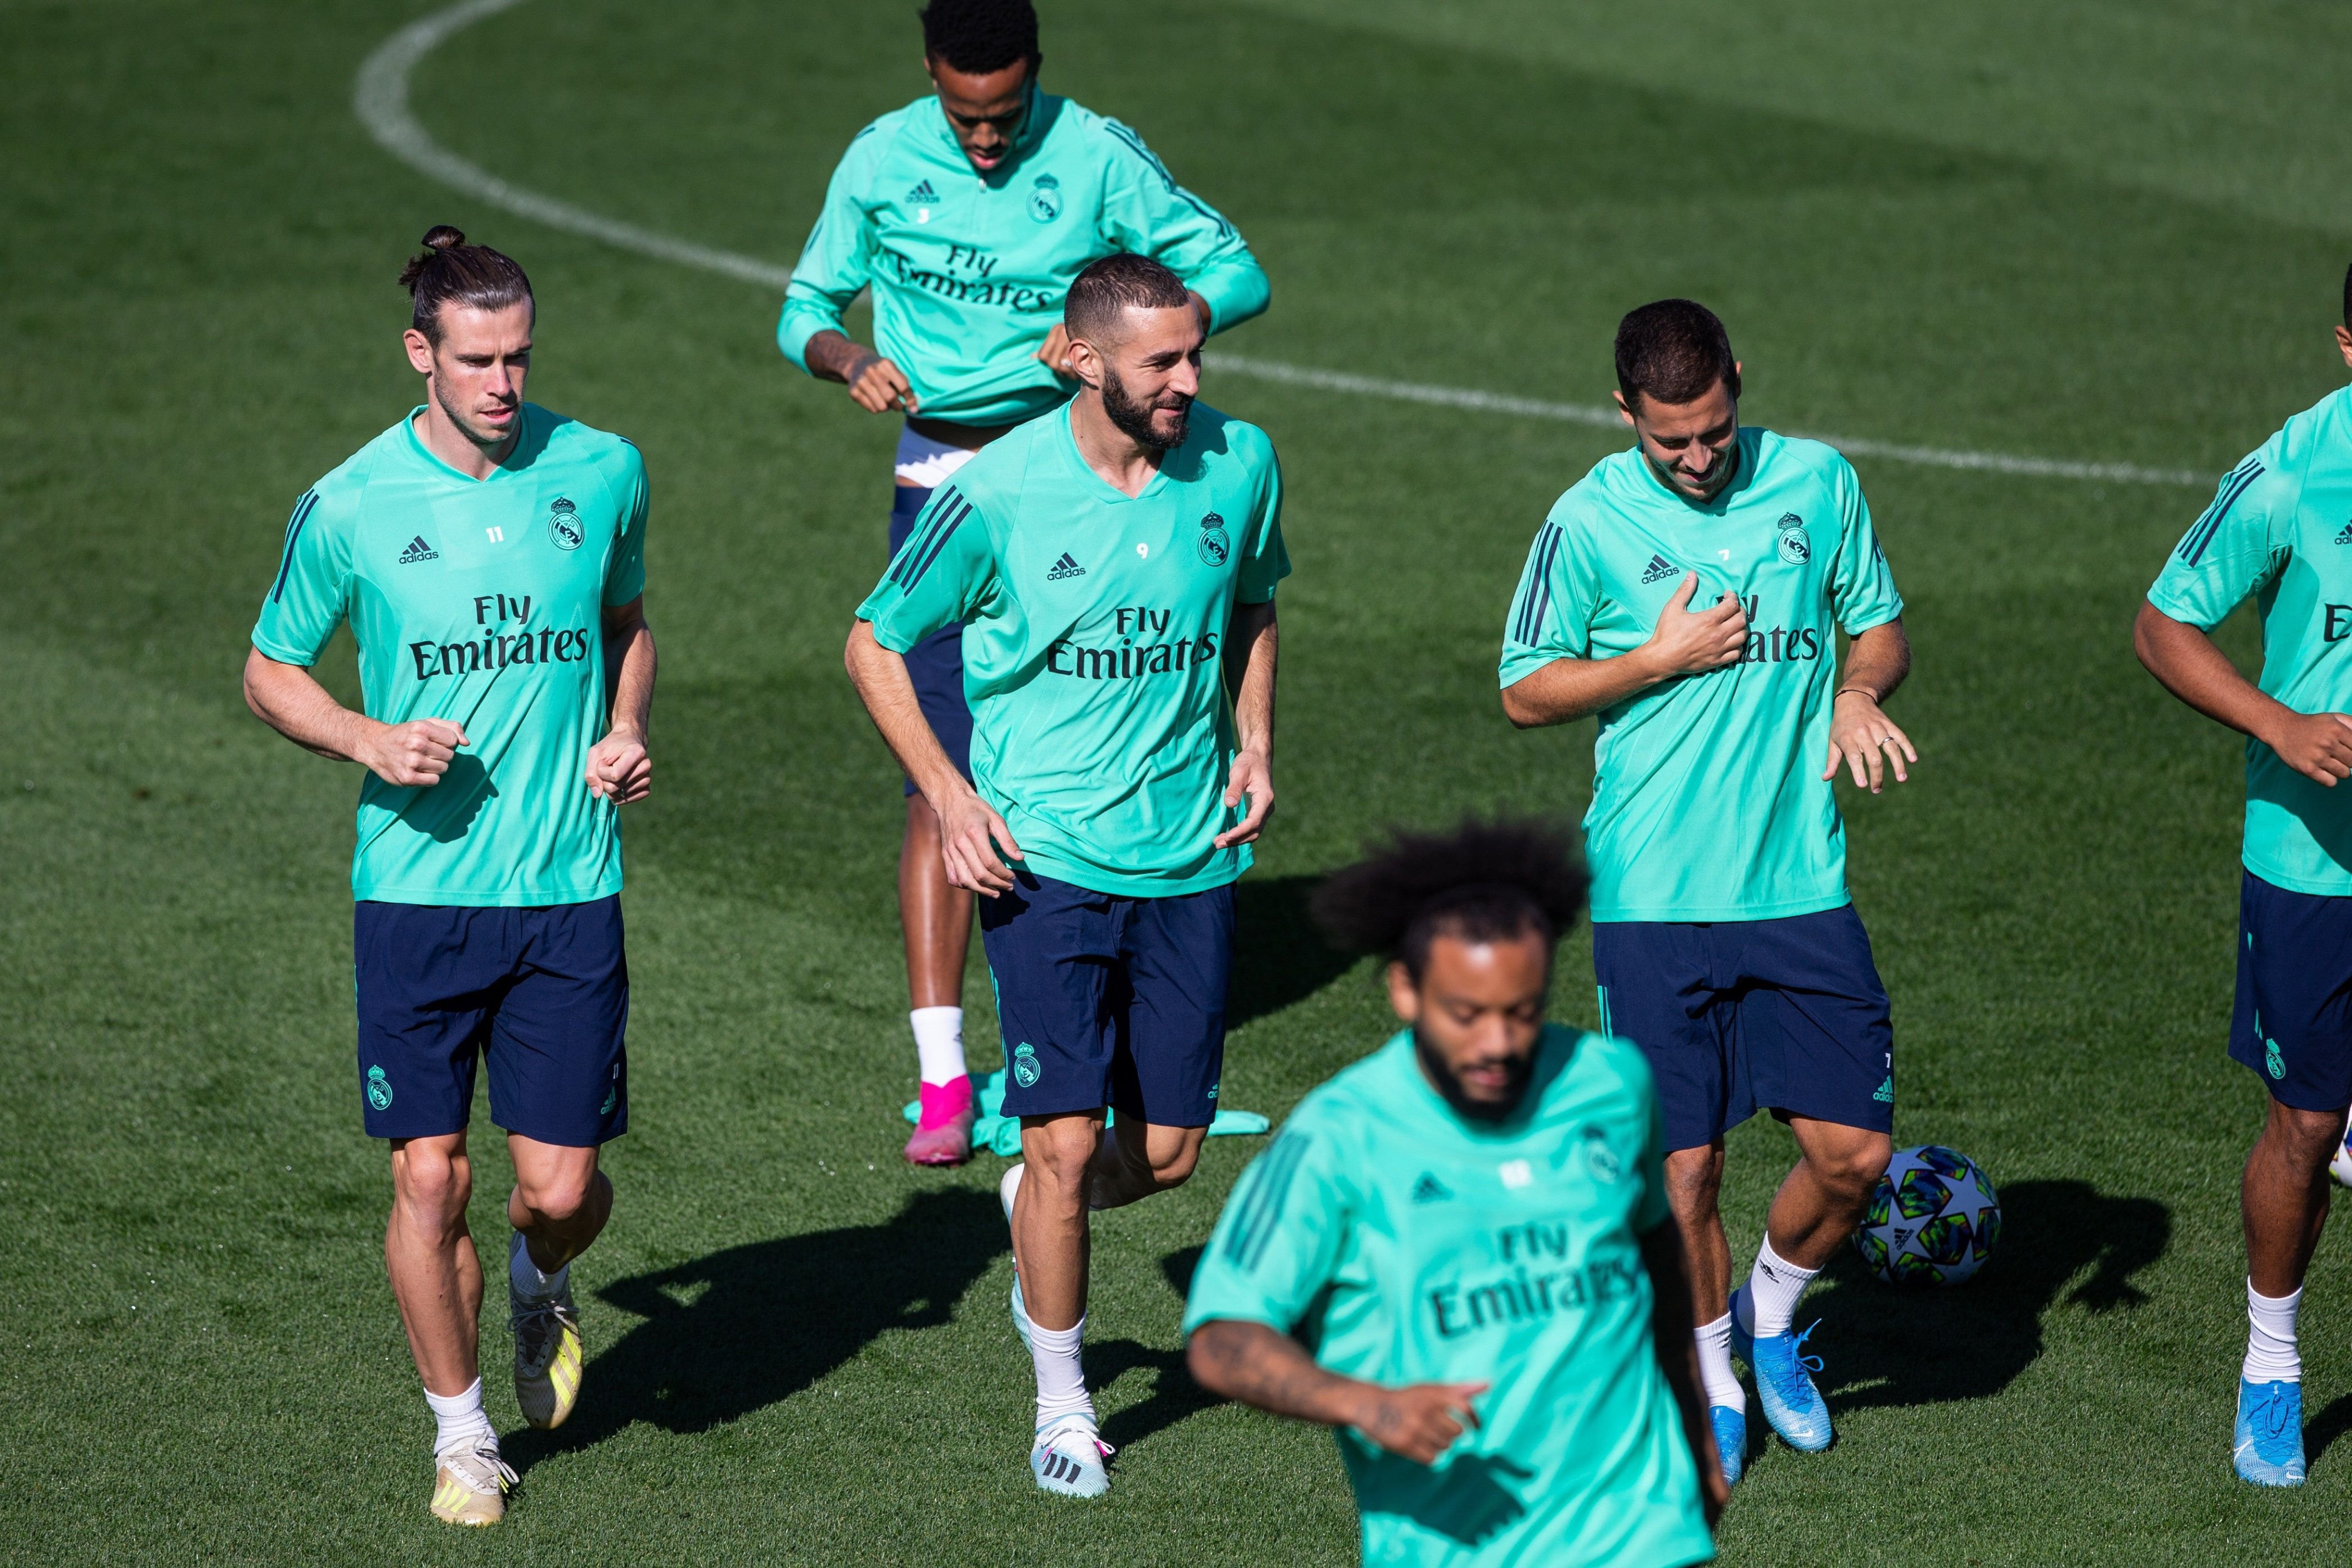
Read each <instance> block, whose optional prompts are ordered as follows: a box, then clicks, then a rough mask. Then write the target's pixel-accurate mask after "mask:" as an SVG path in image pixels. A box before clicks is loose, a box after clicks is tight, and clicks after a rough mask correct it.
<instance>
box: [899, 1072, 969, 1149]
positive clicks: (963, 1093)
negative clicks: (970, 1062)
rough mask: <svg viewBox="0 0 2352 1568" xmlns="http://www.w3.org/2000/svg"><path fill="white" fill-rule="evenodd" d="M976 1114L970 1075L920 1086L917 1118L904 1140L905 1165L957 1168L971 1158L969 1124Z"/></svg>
mask: <svg viewBox="0 0 2352 1568" xmlns="http://www.w3.org/2000/svg"><path fill="white" fill-rule="evenodd" d="M978 1114H979V1111H978V1108H977V1107H976V1106H974V1105H973V1103H972V1095H971V1074H970V1073H966V1074H965V1075H964V1076H963V1077H961V1078H959V1079H957V1080H956V1081H955V1082H952V1083H939V1084H932V1083H926V1084H924V1085H923V1086H922V1111H921V1114H920V1116H919V1119H918V1120H917V1121H916V1123H915V1132H914V1135H913V1136H911V1137H909V1138H908V1140H907V1163H908V1165H916V1166H960V1165H961V1164H963V1163H964V1161H966V1160H968V1159H970V1158H971V1124H972V1122H973V1120H974V1119H975V1118H976V1117H977V1116H978Z"/></svg>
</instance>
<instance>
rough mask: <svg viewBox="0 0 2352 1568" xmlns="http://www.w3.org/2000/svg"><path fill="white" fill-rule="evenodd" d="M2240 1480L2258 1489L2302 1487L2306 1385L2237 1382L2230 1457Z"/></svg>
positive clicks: (2242, 1380)
mask: <svg viewBox="0 0 2352 1568" xmlns="http://www.w3.org/2000/svg"><path fill="white" fill-rule="evenodd" d="M2231 1458H2232V1460H2233V1462H2234V1463H2235V1464H2236V1465H2237V1467H2238V1474H2239V1476H2240V1478H2241V1479H2245V1480H2250V1481H2252V1482H2253V1483H2254V1484H2255V1485H2256V1486H2258V1487H2299V1486H2301V1485H2302V1484H2303V1385H2302V1384H2300V1383H2249V1382H2247V1381H2246V1380H2245V1379H2244V1378H2240V1379H2239V1380H2238V1430H2237V1435H2236V1442H2235V1451H2234V1453H2233V1454H2232V1455H2231Z"/></svg>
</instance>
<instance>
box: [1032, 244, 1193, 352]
mask: <svg viewBox="0 0 2352 1568" xmlns="http://www.w3.org/2000/svg"><path fill="white" fill-rule="evenodd" d="M1190 304H1192V293H1191V291H1190V290H1188V289H1187V288H1186V287H1184V280H1183V279H1182V278H1181V277H1177V276H1176V275H1175V274H1174V273H1173V272H1171V271H1170V270H1168V268H1167V267H1163V266H1161V265H1160V263H1159V262H1156V261H1154V260H1152V259H1151V258H1150V256H1137V255H1135V254H1134V253H1133V252H1132V251H1123V250H1122V251H1114V252H1112V253H1111V254H1110V255H1108V256H1104V257H1102V258H1101V259H1100V260H1097V261H1096V262H1094V263H1092V264H1091V265H1089V266H1088V267H1087V269H1086V270H1085V271H1084V272H1081V273H1080V274H1078V276H1077V277H1076V279H1075V280H1074V281H1073V282H1072V283H1071V284H1070V292H1069V295H1068V297H1067V298H1065V299H1064V300H1063V301H1062V325H1063V326H1064V327H1066V329H1068V330H1069V334H1070V336H1071V337H1073V338H1084V339H1086V340H1087V341H1088V342H1093V341H1095V340H1096V339H1097V334H1099V333H1101V332H1103V331H1105V330H1107V329H1108V328H1110V327H1111V326H1112V325H1113V324H1115V323H1116V322H1117V321H1118V318H1119V313H1120V312H1121V311H1124V310H1129V309H1135V310H1174V309H1177V308H1180V307H1182V306H1187V305H1190Z"/></svg>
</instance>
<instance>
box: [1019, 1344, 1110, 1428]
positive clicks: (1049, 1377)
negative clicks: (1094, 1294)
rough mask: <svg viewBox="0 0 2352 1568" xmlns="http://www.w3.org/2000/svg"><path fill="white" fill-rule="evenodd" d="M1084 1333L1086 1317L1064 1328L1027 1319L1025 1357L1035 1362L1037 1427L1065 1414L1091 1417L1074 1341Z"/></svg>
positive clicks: (1091, 1407) (1091, 1403)
mask: <svg viewBox="0 0 2352 1568" xmlns="http://www.w3.org/2000/svg"><path fill="white" fill-rule="evenodd" d="M1086 1336H1087V1320H1086V1319H1085V1318H1084V1317H1080V1318H1079V1319H1078V1321H1077V1322H1075V1323H1073V1324H1071V1325H1070V1326H1069V1327H1068V1328H1066V1329H1041V1328H1039V1327H1038V1326H1037V1323H1036V1320H1034V1318H1033V1319H1032V1320H1030V1322H1029V1359H1030V1360H1032V1361H1034V1362H1035V1363H1036V1364H1037V1429H1038V1430H1039V1431H1041V1432H1042V1431H1044V1430H1045V1428H1046V1427H1049V1426H1051V1425H1053V1424H1054V1423H1055V1422H1056V1421H1058V1420H1060V1419H1061V1418H1062V1417H1064V1416H1085V1417H1086V1418H1087V1421H1089V1422H1092V1421H1093V1420H1094V1418H1095V1402H1094V1401H1093V1400H1092V1399H1090V1398H1088V1397H1087V1375H1086V1374H1085V1372H1083V1371H1081V1370H1080V1369H1079V1366H1078V1344H1079V1342H1081V1341H1082V1340H1084V1339H1085V1338H1086Z"/></svg>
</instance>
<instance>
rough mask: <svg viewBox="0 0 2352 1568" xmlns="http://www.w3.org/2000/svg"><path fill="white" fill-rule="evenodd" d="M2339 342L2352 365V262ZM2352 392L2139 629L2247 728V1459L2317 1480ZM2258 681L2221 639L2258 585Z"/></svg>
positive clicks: (2213, 539) (2163, 677) (2347, 950)
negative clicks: (2252, 1107)
mask: <svg viewBox="0 0 2352 1568" xmlns="http://www.w3.org/2000/svg"><path fill="white" fill-rule="evenodd" d="M2336 348H2337V350H2338V351H2339V352H2341V353H2342V355H2343V356H2344V361H2345V362H2346V363H2347V365H2352V274H2347V277H2346V278H2345V281H2344V325H2343V326H2340V327H2337V328H2336ZM2347 515H2352V391H2343V390H2338V391H2336V392H2331V393H2329V394H2328V395H2327V396H2326V397H2325V398H2323V399H2322V400H2320V402H2317V403H2315V404H2314V405H2313V406H2311V407H2310V408H2307V409H2305V411H2304V412H2303V413H2298V414H2296V415H2295V416H2294V418H2293V419H2290V420H2288V421H2287V422H2286V424H2285V426H2284V428H2283V429H2281V430H2280V431H2279V433H2278V434H2275V435H2273V436H2272V437H2271V438H2270V439H2269V440H2268V441H2266V442H2264V443H2263V444H2262V446H2261V447H2260V448H2258V449H2257V450H2256V451H2255V452H2254V453H2253V454H2252V455H2251V456H2249V457H2248V458H2247V459H2246V460H2245V461H2244V462H2242V463H2241V464H2239V465H2237V466H2236V467H2235V468H2232V469H2231V470H2230V472H2229V474H2228V475H2227V476H2225V477H2224V478H2223V479H2222V481H2221V489H2220V491H2219V493H2217V494H2216V495H2215V497H2213V504H2212V505H2211V506H2210V507H2207V508H2206V509H2205V513H2204V515H2203V516H2202V517H2199V518H2198V519H2197V521H2196V522H2195V524H2193V525H2192V526H2191V527H2190V528H2189V532H2188V534H2187V535H2186V536H2184V537H2183V538H2182V539H2181V541H2180V544H2179V548H2177V549H2175V550H2174V551H2173V552H2172V559H2169V560H2168V561H2166V562H2165V563H2164V570H2163V573H2162V574H2161V575H2160V576H2158V578H2157V580H2156V585H2155V586H2154V587H2153V588H2151V589H2149V590H2148V593H2147V603H2145V604H2143V605H2141V606H2140V611H2139V620H2138V623H2137V625H2136V626H2135V627H2134V628H2133V642H2134V644H2135V645H2136V646H2137V650H2138V653H2139V657H2140V662H2141V663H2142V664H2146V665H2147V667H2148V670H2149V672H2150V673H2152V674H2154V675H2155V676H2156V678H2157V679H2158V680H2159V681H2161V682H2162V683H2163V684H2164V685H2165V688H2166V689H2167V690H2168V691H2170V692H2171V693H2172V695H2175V696H2177V697H2179V699H2180V700H2181V701H2182V702H2185V703H2187V704H2188V705H2189V706H2190V707H2193V708H2195V709H2196V710H2197V711H2198V712H2199V713H2201V714H2203V715H2205V716H2207V717H2208V718H2211V719H2215V720H2218V721H2219V722H2221V723H2222V724H2224V725H2227V726H2229V727H2231V729H2234V730H2236V731H2238V732H2239V733H2240V734H2242V735H2243V736H2244V737H2246V826H2245V837H2244V844H2243V849H2242V853H2241V856H2240V859H2241V861H2242V864H2243V867H2244V871H2243V874H2242V883H2241V886H2240V891H2239V894H2238V932H2239V935H2238V942H2237V953H2238V994H2237V1005H2236V1009H2235V1015H2234V1017H2233V1018H2232V1019H2231V1025H2230V1054H2231V1056H2232V1057H2233V1058H2235V1059H2236V1060H2237V1061H2241V1062H2242V1063H2244V1064H2245V1066H2246V1067H2247V1068H2249V1069H2251V1070H2252V1072H2253V1073H2254V1075H2255V1077H2256V1078H2257V1079H2259V1080H2260V1081H2261V1082H2262V1085H2263V1089H2264V1090H2265V1091H2266V1092H2267V1093H2268V1095H2269V1099H2268V1103H2267V1105H2266V1107H2265V1112H2264V1119H2263V1129H2262V1132H2261V1134H2260V1135H2259V1136H2258V1137H2256V1139H2255V1140H2254V1146H2253V1151H2252V1154H2251V1155H2248V1156H2247V1159H2246V1170H2245V1176H2244V1183H2243V1190H2242V1207H2243V1214H2244V1223H2245V1230H2246V1315H2247V1317H2248V1319H2249V1320H2250V1322H2249V1326H2248V1330H2247V1338H2246V1354H2245V1360H2244V1362H2243V1363H2242V1365H2241V1368H2240V1372H2239V1378H2238V1416H2237V1425H2236V1430H2235V1432H2234V1433H2233V1435H2232V1439H2231V1441H2232V1447H2233V1449H2234V1461H2233V1462H2234V1463H2235V1465H2236V1467H2237V1471H2238V1474H2239V1475H2240V1476H2242V1477H2243V1478H2244V1479H2247V1480H2249V1481H2252V1482H2253V1483H2254V1484H2255V1485H2257V1486H2272V1487H2291V1486H2300V1485H2302V1484H2303V1479H2304V1449H2303V1356H2302V1354H2301V1352H2300V1351H2299V1350H2298V1349H2297V1348H2296V1344H2295V1320H2296V1315H2297V1313H2298V1312H2299V1311H2300V1310H2301V1308H2302V1305H2303V1278H2304V1273H2305V1270H2307V1269H2308V1268H2309V1267H2310V1264H2311V1256H2312V1253H2313V1252H2314V1251H2315V1250H2316V1249H2317V1248H2318V1246H2319V1233H2320V1230H2321V1228H2323V1227H2324V1226H2326V1223H2327V1207H2328V1202H2327V1162H2328V1160H2329V1158H2330V1157H2331V1156H2332V1155H2334V1154H2335V1152H2336V1148H2337V1147H2338V1146H2339V1145H2341V1144H2342V1143H2343V1141H2344V1128H2345V1116H2346V1111H2347V1107H2352V791H2347V789H2345V788H2344V787H2343V784H2342V780H2343V779H2345V778H2346V777H2347V775H2352V670H2347V666H2346V664H2345V659H2344V655H2343V653H2341V652H2340V651H2339V649H2338V645H2339V644H2340V643H2343V642H2344V640H2345V639H2346V637H2347V636H2352V527H2347V524H2346V523H2345V520H2344V519H2345V517H2347ZM2249 598H2252V600H2253V601H2254V606H2255V610H2256V612H2258V613H2259V614H2260V615H2261V617H2262V623H2263V668H2262V678H2261V680H2260V681H2259V682H2254V681H2249V680H2248V679H2246V677H2245V676H2243V675H2242V674H2239V673H2238V670H2237V666H2236V665H2234V664H2231V662H2230V659H2229V656H2228V655H2227V654H2225V653H2222V652H2221V649H2220V648H2218V647H2217V646H2215V645H2214V643H2213V640H2212V637H2211V635H2210V633H2211V632H2212V630H2213V628H2214V627H2216V626H2218V625H2220V624H2221V622H2222V621H2223V620H2224V619H2225V618H2226V617H2227V616H2228V615H2229V614H2230V612H2231V611H2233V610H2235V609H2236V608H2237V607H2238V606H2239V605H2240V604H2241V603H2242V602H2244V601H2246V600H2247V599H2249Z"/></svg>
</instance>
